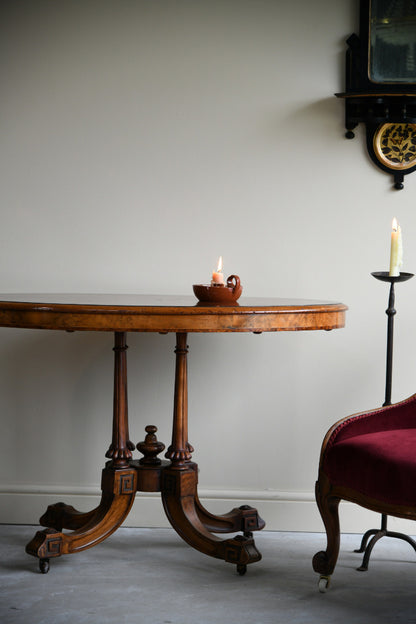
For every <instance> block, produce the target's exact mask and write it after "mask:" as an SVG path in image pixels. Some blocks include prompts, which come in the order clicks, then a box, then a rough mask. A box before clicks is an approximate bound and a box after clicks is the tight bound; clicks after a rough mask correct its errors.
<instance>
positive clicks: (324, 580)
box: [318, 575, 331, 594]
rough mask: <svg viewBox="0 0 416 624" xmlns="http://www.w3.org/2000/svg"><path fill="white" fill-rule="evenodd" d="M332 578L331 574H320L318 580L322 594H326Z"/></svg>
mask: <svg viewBox="0 0 416 624" xmlns="http://www.w3.org/2000/svg"><path fill="white" fill-rule="evenodd" d="M330 580H331V577H330V576H323V575H322V576H320V577H319V581H318V588H319V591H320V592H321V594H324V593H325V592H326V590H327V589H328V587H329V582H330Z"/></svg>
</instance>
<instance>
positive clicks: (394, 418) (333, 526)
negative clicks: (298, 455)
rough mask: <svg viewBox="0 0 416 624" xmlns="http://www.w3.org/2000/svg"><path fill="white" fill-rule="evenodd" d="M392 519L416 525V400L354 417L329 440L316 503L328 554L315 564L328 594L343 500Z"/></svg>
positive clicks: (318, 557) (324, 448)
mask: <svg viewBox="0 0 416 624" xmlns="http://www.w3.org/2000/svg"><path fill="white" fill-rule="evenodd" d="M341 499H342V500H347V501H351V502H353V503H357V504H358V505H361V506H362V507H365V508H366V509H371V510H372V511H376V512H380V513H381V514H386V515H389V516H397V517H399V518H408V519H412V520H416V394H414V395H412V396H411V397H409V398H408V399H406V400H404V401H401V402H400V403H396V404H394V405H388V406H386V407H381V408H379V409H375V410H373V411H371V412H362V413H360V414H356V415H354V416H349V417H347V418H345V419H343V420H341V421H339V422H337V423H336V424H335V425H334V426H333V427H331V429H330V430H329V431H328V433H327V434H326V436H325V439H324V442H323V444H322V451H321V458H320V463H319V476H318V481H317V482H316V501H317V503H318V507H319V511H320V513H321V516H322V519H323V522H324V525H325V529H326V534H327V549H326V551H321V552H318V553H317V554H316V555H315V556H314V558H313V568H314V570H315V572H318V573H319V574H320V575H321V577H320V581H319V588H320V590H321V591H325V589H326V587H327V586H328V583H329V579H330V576H331V574H332V573H333V571H334V568H335V565H336V562H337V559H338V553H339V543H340V527H339V517H338V505H339V502H340V500H341Z"/></svg>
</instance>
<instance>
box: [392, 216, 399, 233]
mask: <svg viewBox="0 0 416 624" xmlns="http://www.w3.org/2000/svg"><path fill="white" fill-rule="evenodd" d="M398 227H399V226H398V223H397V219H396V217H394V219H393V221H392V224H391V229H392V230H394V231H395V232H397V230H398Z"/></svg>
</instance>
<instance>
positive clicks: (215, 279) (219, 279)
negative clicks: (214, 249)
mask: <svg viewBox="0 0 416 624" xmlns="http://www.w3.org/2000/svg"><path fill="white" fill-rule="evenodd" d="M211 286H224V275H223V274H222V256H220V257H219V258H218V267H217V270H216V271H213V272H212V280H211Z"/></svg>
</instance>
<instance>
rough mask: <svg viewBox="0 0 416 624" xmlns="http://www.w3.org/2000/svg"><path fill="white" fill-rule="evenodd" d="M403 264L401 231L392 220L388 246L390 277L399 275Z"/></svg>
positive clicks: (394, 220) (395, 221)
mask: <svg viewBox="0 0 416 624" xmlns="http://www.w3.org/2000/svg"><path fill="white" fill-rule="evenodd" d="M402 264H403V243H402V229H401V227H400V225H399V224H398V223H397V219H396V218H394V219H393V223H392V225H391V244H390V271H389V275H390V276H391V277H397V276H398V275H400V267H401V266H402Z"/></svg>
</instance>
